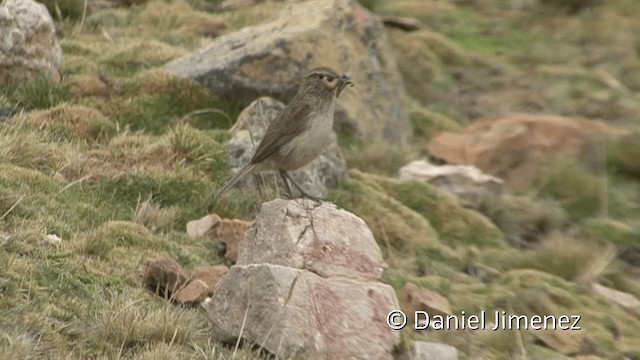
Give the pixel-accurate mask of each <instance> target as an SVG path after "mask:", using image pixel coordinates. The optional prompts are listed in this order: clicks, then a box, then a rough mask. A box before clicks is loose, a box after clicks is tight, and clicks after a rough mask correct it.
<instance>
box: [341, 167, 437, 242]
mask: <svg viewBox="0 0 640 360" xmlns="http://www.w3.org/2000/svg"><path fill="white" fill-rule="evenodd" d="M350 175H351V176H352V177H353V178H351V179H345V180H343V181H342V182H341V183H340V184H339V185H338V186H337V187H336V188H335V189H332V190H331V192H330V195H329V197H330V198H331V199H332V200H333V201H334V202H335V203H336V204H337V205H338V206H340V207H343V208H345V209H346V210H348V211H351V212H353V213H355V214H358V216H359V217H361V218H362V219H363V220H364V221H365V222H366V223H367V225H368V226H369V227H370V228H371V230H372V232H373V235H374V237H375V238H376V240H377V241H378V243H379V244H380V245H381V247H382V248H383V249H385V248H388V246H393V247H395V248H398V249H403V248H414V249H415V248H416V247H418V246H424V245H429V244H435V243H437V242H438V235H437V233H436V232H435V231H434V229H433V228H432V227H431V225H430V224H429V222H428V221H427V220H426V219H425V218H423V217H422V216H420V214H418V213H416V212H414V211H413V210H411V209H410V208H408V207H407V206H405V205H403V204H402V203H400V202H398V201H397V200H396V199H394V198H393V197H391V196H389V195H388V194H386V193H385V192H384V190H383V189H381V188H380V187H379V186H378V185H377V184H376V183H375V182H367V181H366V176H367V175H365V174H363V173H361V172H358V171H355V170H353V171H351V172H350ZM363 180H364V181H363Z"/></svg>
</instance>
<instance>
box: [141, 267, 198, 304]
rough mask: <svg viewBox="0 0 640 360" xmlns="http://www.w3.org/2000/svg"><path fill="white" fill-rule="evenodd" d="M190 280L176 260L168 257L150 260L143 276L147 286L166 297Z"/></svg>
mask: <svg viewBox="0 0 640 360" xmlns="http://www.w3.org/2000/svg"><path fill="white" fill-rule="evenodd" d="M188 278H189V276H188V274H187V273H186V272H185V271H184V270H183V269H182V267H181V266H180V265H179V264H178V263H177V262H176V261H175V260H173V259H170V258H166V257H158V258H155V259H152V260H150V261H149V263H148V264H147V267H146V268H145V270H144V275H143V281H144V283H145V285H146V286H147V287H149V288H150V289H153V290H154V291H156V293H157V294H160V295H163V296H165V297H168V296H169V295H170V294H171V293H173V292H174V291H176V290H177V289H180V288H181V287H182V286H183V285H184V284H185V283H186V282H187V279H188Z"/></svg>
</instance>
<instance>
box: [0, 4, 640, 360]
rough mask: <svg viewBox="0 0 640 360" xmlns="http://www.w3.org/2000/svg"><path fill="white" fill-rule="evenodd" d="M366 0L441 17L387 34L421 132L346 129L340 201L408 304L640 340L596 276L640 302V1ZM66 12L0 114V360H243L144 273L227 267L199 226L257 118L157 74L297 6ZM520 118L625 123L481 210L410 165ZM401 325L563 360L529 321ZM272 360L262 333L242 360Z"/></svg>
mask: <svg viewBox="0 0 640 360" xmlns="http://www.w3.org/2000/svg"><path fill="white" fill-rule="evenodd" d="M365 3H366V4H365V5H366V6H368V7H369V8H370V9H373V10H374V11H376V12H378V13H379V14H382V15H403V16H413V17H416V18H418V19H420V20H421V21H423V22H424V23H425V24H426V25H428V27H429V30H423V31H418V32H413V33H404V32H401V31H398V30H393V29H389V39H390V41H391V43H392V46H393V49H394V50H395V56H396V58H397V63H398V68H399V70H400V72H401V74H402V76H403V78H404V81H405V84H406V90H407V93H408V95H409V97H410V102H409V103H410V107H409V113H410V116H411V120H412V124H413V127H414V129H413V130H414V135H415V136H414V138H413V140H412V142H411V144H410V145H409V146H408V147H406V148H402V149H401V148H399V147H397V146H395V145H394V144H388V143H384V142H381V141H379V142H376V140H375V139H373V140H370V139H366V140H365V139H358V138H354V137H349V136H341V138H340V145H341V147H342V149H343V151H344V153H345V156H346V158H347V162H348V165H349V167H350V172H349V176H348V177H347V178H345V179H343V180H342V181H341V182H340V183H339V184H338V185H337V186H336V187H334V188H333V189H331V191H330V193H329V196H328V197H329V199H330V200H331V201H333V202H335V203H336V204H338V205H339V206H340V207H342V208H345V209H347V210H349V211H351V212H353V213H355V214H356V215H357V216H359V217H361V218H362V219H363V220H365V222H366V223H367V224H368V225H369V227H370V228H371V230H372V232H373V234H374V236H375V238H376V240H377V241H378V244H379V245H380V247H381V249H382V252H383V255H384V258H385V261H386V262H387V264H388V265H389V268H388V269H387V270H386V271H385V273H384V277H383V281H384V282H386V283H388V284H390V285H391V286H393V288H394V289H395V290H396V292H397V293H398V296H399V297H400V298H402V295H403V294H402V291H403V290H402V289H403V288H404V285H405V284H406V283H407V282H413V283H415V284H418V285H420V286H423V287H425V288H428V289H431V290H433V291H436V292H438V293H440V294H441V295H443V296H445V297H447V299H448V300H449V301H450V303H451V306H452V308H453V309H454V311H455V312H460V311H462V310H464V311H466V312H467V313H472V312H479V311H481V310H486V311H488V312H491V311H494V310H505V311H508V312H510V313H516V314H556V315H558V314H580V315H582V316H583V322H584V324H585V326H584V330H583V331H581V332H580V333H579V334H578V335H579V336H580V337H581V340H580V341H582V344H587V345H583V349H582V350H581V351H583V353H584V354H587V353H596V354H598V356H600V357H602V358H623V357H624V356H627V357H632V355H634V354H638V353H640V347H639V346H638V344H640V341H639V339H638V334H637V329H638V328H640V322H639V321H638V319H637V318H635V317H630V316H629V314H628V313H626V312H625V311H624V310H623V309H621V308H620V307H618V306H616V305H614V304H612V303H610V302H608V301H606V300H604V299H602V298H599V297H597V296H595V295H593V294H592V293H591V292H590V290H589V289H590V287H589V284H590V283H591V282H598V283H601V284H603V285H605V286H608V287H611V288H615V289H618V290H621V291H625V292H628V293H630V294H633V295H635V296H636V297H640V283H639V282H638V280H637V279H636V278H634V277H633V275H632V274H633V273H634V271H637V269H635V268H634V267H633V266H632V265H631V264H629V263H626V262H625V261H623V260H622V259H618V258H616V256H615V255H616V253H617V251H618V250H622V249H624V248H631V247H637V245H638V241H640V240H639V239H640V238H639V237H638V234H640V222H639V221H638V220H637V219H638V216H640V206H638V204H640V183H639V181H638V176H639V174H640V171H639V170H638V169H640V165H638V164H639V163H638V160H637V159H638V158H639V157H638V156H637V154H638V149H639V148H638V145H637V144H640V141H638V140H639V139H638V133H637V131H638V128H637V124H636V118H637V114H638V111H639V110H640V100H639V99H638V98H637V96H635V95H633V94H634V92H635V91H636V90H638V89H640V77H638V76H637V75H636V74H637V73H640V72H639V71H638V69H640V60H639V58H638V49H637V46H635V47H634V46H632V45H629V44H632V42H630V41H629V39H630V38H632V37H633V35H635V34H637V33H638V26H637V21H635V20H634V18H633V16H631V15H630V14H635V13H636V12H637V11H640V8H638V4H637V2H633V1H629V0H615V1H611V2H606V3H604V2H603V3H600V4H598V6H595V7H593V8H591V9H589V10H588V11H580V12H577V13H576V14H567V13H565V12H560V11H552V12H551V13H548V11H549V10H548V9H549V8H548V7H546V6H542V5H541V4H539V3H538V2H527V3H528V4H529V5H527V6H529V7H526V6H525V8H522V9H519V8H514V7H511V6H508V3H509V4H511V3H512V2H505V1H498V2H494V3H491V4H490V3H488V2H433V3H429V4H426V3H425V2H423V1H417V0H402V1H397V2H381V1H367V2H365ZM52 4H54V3H48V5H49V6H52ZM57 4H58V8H59V9H60V14H61V16H62V18H63V20H57V22H56V26H57V30H58V34H59V40H60V42H61V45H62V48H63V51H64V57H65V61H64V68H63V71H62V73H63V77H62V79H61V81H60V82H55V81H52V80H51V79H49V78H45V77H37V78H35V79H33V80H32V81H23V82H12V83H9V84H5V86H2V87H1V88H0V107H8V108H14V107H15V108H18V109H22V112H21V113H18V114H17V115H15V116H13V117H11V118H9V119H6V120H3V121H2V122H0V332H1V333H2V336H0V353H2V354H3V358H7V359H30V358H31V359H35V358H43V357H47V358H53V359H58V358H60V359H61V358H131V359H221V358H225V359H226V358H233V356H234V355H232V354H233V353H234V351H233V350H232V349H230V348H227V347H224V346H223V345H221V344H217V343H215V342H212V341H211V340H210V338H209V334H208V324H207V322H206V316H205V315H204V314H203V313H202V312H201V311H199V310H197V309H187V308H180V307H178V306H174V305H171V304H169V303H168V302H166V301H164V300H163V299H161V298H159V297H157V296H156V295H154V294H153V292H151V291H148V290H147V289H145V288H144V286H143V284H142V274H143V271H144V266H145V264H146V262H147V261H148V260H149V259H151V258H155V257H158V256H168V257H171V258H174V259H176V261H178V262H179V263H180V264H181V265H182V266H183V267H184V268H185V269H187V270H191V269H193V268H195V267H197V266H201V265H214V264H218V263H222V261H223V259H220V258H219V257H218V254H217V249H216V248H215V246H214V245H213V244H211V243H210V241H209V240H207V239H205V238H190V237H188V236H187V235H186V234H185V230H184V229H185V224H186V222H188V221H190V220H193V219H195V218H199V217H201V216H202V215H204V214H205V208H206V205H207V202H208V200H209V197H210V196H211V195H212V194H213V192H214V190H215V189H216V188H219V186H220V185H221V184H222V183H223V182H224V181H225V180H226V179H227V176H228V167H227V158H226V153H225V151H224V144H225V142H226V141H227V140H228V136H229V135H228V133H227V131H226V130H227V129H228V128H229V127H231V126H232V125H233V123H234V122H235V119H236V118H237V115H238V113H239V112H240V110H241V109H238V108H236V107H235V106H234V105H232V104H231V103H230V102H229V101H227V100H225V99H220V98H216V97H215V96H213V95H211V94H210V93H209V92H208V90H207V89H206V88H205V87H203V86H201V85H199V84H197V83H195V82H191V81H187V80H183V79H178V78H175V77H172V76H170V75H168V74H166V73H164V72H162V71H161V69H160V67H161V66H162V65H163V64H164V63H165V62H167V61H170V60H172V59H174V58H176V57H179V56H181V55H183V54H186V53H188V52H189V51H192V50H194V49H195V48H197V47H199V46H201V45H203V44H206V43H207V42H209V41H211V38H212V37H214V36H217V35H218V34H220V33H222V32H225V31H234V30H236V29H239V28H240V27H242V26H245V25H247V24H254V23H258V22H261V21H263V20H264V19H265V18H268V17H269V16H271V15H273V14H275V13H276V12H277V11H278V9H279V8H280V7H281V6H283V4H282V3H280V2H271V1H265V2H261V3H260V4H257V5H255V6H253V7H248V8H244V9H239V10H236V11H231V12H226V13H219V14H218V13H205V12H201V11H198V10H197V8H196V6H197V5H198V4H196V3H191V2H186V1H180V0H174V1H151V2H144V1H124V2H116V4H118V5H119V6H117V7H114V8H109V9H100V10H96V11H94V12H91V13H87V14H86V17H85V21H84V22H83V24H82V26H80V23H79V20H78V19H79V18H78V12H77V10H78V9H79V6H80V5H82V7H84V2H73V1H71V2H58V3H57ZM131 4H133V5H131ZM122 5H126V6H130V5H131V6H130V7H122ZM54 8H55V7H54ZM54 11H55V10H54ZM56 16H57V15H54V18H56ZM557 64H564V65H562V66H558V65H557ZM522 111H525V112H533V113H536V112H538V113H540V112H542V113H556V114H560V115H569V116H590V117H601V118H603V119H604V120H605V121H607V122H609V123H612V124H615V125H617V126H621V127H625V128H628V129H629V130H630V133H629V135H627V136H624V137H619V138H612V139H607V141H606V142H604V143H597V144H594V146H593V149H585V151H584V153H583V154H582V156H581V157H579V158H578V157H572V158H567V157H562V156H558V157H556V158H553V159H549V161H548V162H547V163H546V165H545V166H543V167H542V168H540V169H538V171H537V177H536V178H535V179H534V181H533V182H532V184H531V187H530V188H529V189H527V191H525V192H524V193H522V194H508V195H507V196H505V197H503V198H502V199H500V200H498V201H495V202H486V203H485V204H483V205H482V206H481V207H480V208H479V209H477V210H473V209H467V208H464V207H462V206H461V205H460V204H459V203H458V202H457V201H456V200H455V199H454V198H452V197H450V196H449V195H444V194H442V193H440V192H438V191H437V189H435V188H434V187H432V186H430V185H427V184H423V183H419V182H401V181H399V180H397V179H395V177H396V173H397V170H398V168H399V167H400V166H402V165H404V164H405V163H406V162H407V161H409V160H413V159H416V158H418V157H421V156H423V155H424V154H426V145H427V143H428V141H429V140H430V139H431V138H433V137H434V136H436V135H437V134H438V133H440V132H443V131H456V130H458V129H459V128H461V127H464V126H466V125H467V124H468V123H469V122H470V121H472V120H473V119H475V118H476V117H478V116H505V115H506V114H510V113H513V112H522ZM603 144H604V145H603ZM605 146H606V147H605ZM270 196H271V195H269V194H262V195H255V194H252V193H247V192H242V191H232V192H230V193H229V195H228V196H226V197H225V198H224V199H222V200H221V202H220V204H219V206H218V208H217V212H218V213H219V214H220V215H221V216H224V217H234V218H241V219H247V220H251V219H252V218H254V217H255V215H256V214H257V213H258V211H259V210H260V205H261V203H262V202H263V201H265V200H268V199H269V198H270ZM53 235H55V236H57V237H59V238H60V239H61V241H53V240H51V239H52V238H53ZM547 335H548V336H551V337H557V338H558V339H560V340H563V339H564V338H563V336H564V335H563V334H554V333H552V334H547ZM402 336H403V344H404V345H403V346H406V345H408V344H410V343H411V341H413V340H421V341H437V342H444V343H448V344H451V345H454V346H456V347H457V348H458V350H459V353H460V357H461V358H476V357H482V358H487V359H504V358H523V357H525V356H526V358H532V359H535V358H563V356H562V355H560V352H558V351H556V350H554V349H552V348H549V347H548V346H547V345H543V344H542V343H543V341H542V340H540V337H541V336H544V335H540V334H537V333H532V332H428V333H415V332H410V331H407V332H403V335H402ZM567 341H570V340H567ZM505 354H506V355H505ZM256 356H257V354H256V353H254V352H252V351H251V349H250V348H249V347H246V348H242V347H241V349H240V350H239V351H238V353H236V354H235V358H238V359H249V358H255V357H256Z"/></svg>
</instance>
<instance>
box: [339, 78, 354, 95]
mask: <svg viewBox="0 0 640 360" xmlns="http://www.w3.org/2000/svg"><path fill="white" fill-rule="evenodd" d="M347 85H351V87H353V81H351V78H350V77H348V76H347V74H342V76H340V77H339V78H338V90H337V91H336V98H337V97H338V96H340V93H341V92H342V90H344V88H345V87H347Z"/></svg>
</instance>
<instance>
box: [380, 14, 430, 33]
mask: <svg viewBox="0 0 640 360" xmlns="http://www.w3.org/2000/svg"><path fill="white" fill-rule="evenodd" d="M382 22H383V23H384V25H385V26H387V27H394V28H398V29H401V30H404V31H416V30H422V29H425V28H426V27H425V26H424V24H423V23H422V22H420V20H418V19H414V18H409V17H402V16H384V17H383V18H382Z"/></svg>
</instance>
